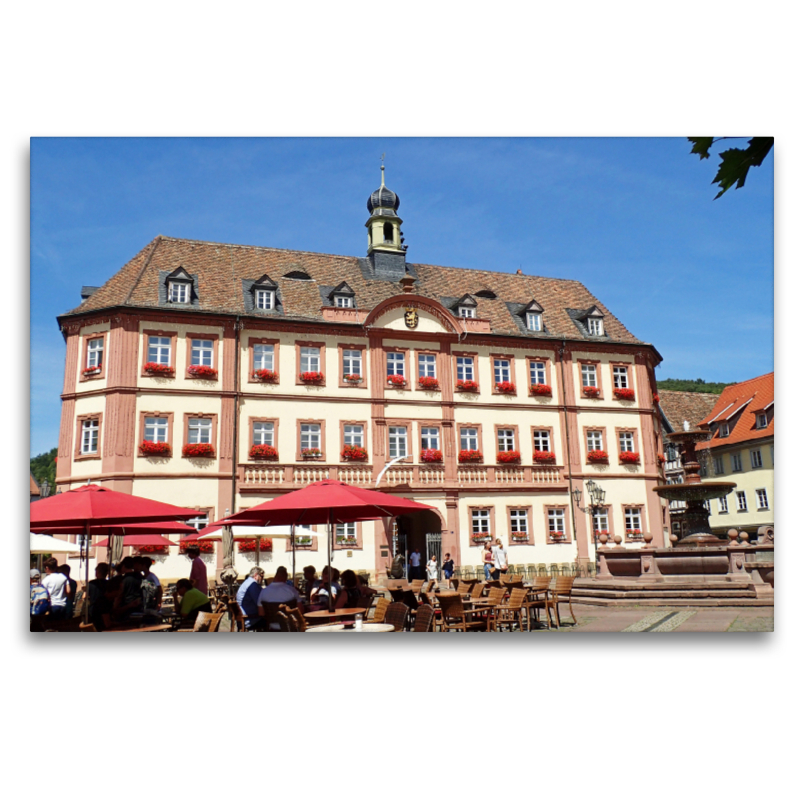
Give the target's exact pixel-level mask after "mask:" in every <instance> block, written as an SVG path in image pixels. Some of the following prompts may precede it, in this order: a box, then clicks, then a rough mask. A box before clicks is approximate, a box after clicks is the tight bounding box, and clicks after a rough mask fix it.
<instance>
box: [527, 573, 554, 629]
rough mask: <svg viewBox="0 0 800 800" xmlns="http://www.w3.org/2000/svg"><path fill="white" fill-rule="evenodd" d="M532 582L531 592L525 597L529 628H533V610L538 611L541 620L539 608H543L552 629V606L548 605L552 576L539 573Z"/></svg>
mask: <svg viewBox="0 0 800 800" xmlns="http://www.w3.org/2000/svg"><path fill="white" fill-rule="evenodd" d="M531 583H532V584H533V585H532V586H531V587H530V590H529V594H528V595H527V596H526V597H525V601H524V602H523V604H522V605H523V608H524V609H525V612H526V616H527V618H528V630H531V627H532V623H531V611H534V612H535V613H536V620H537V621H538V620H539V609H540V608H543V609H544V610H545V612H546V613H547V629H548V630H549V629H550V607H549V605H548V587H549V586H550V577H549V576H548V575H537V576H536V577H535V578H534V579H533V580H532V581H531Z"/></svg>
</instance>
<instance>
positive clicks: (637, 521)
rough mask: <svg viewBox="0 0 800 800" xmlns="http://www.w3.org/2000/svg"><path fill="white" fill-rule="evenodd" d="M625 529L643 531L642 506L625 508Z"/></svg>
mask: <svg viewBox="0 0 800 800" xmlns="http://www.w3.org/2000/svg"><path fill="white" fill-rule="evenodd" d="M625 530H626V531H642V530H644V528H642V510H641V509H640V508H626V509H625Z"/></svg>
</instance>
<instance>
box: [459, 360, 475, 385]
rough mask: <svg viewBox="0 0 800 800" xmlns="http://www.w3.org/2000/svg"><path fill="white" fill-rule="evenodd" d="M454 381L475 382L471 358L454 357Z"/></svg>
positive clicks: (473, 362)
mask: <svg viewBox="0 0 800 800" xmlns="http://www.w3.org/2000/svg"><path fill="white" fill-rule="evenodd" d="M456 379H457V380H459V381H474V380H475V359H473V358H472V356H456Z"/></svg>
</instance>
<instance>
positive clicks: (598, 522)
mask: <svg viewBox="0 0 800 800" xmlns="http://www.w3.org/2000/svg"><path fill="white" fill-rule="evenodd" d="M609 530H610V529H609V527H608V509H607V508H598V509H596V510H595V511H594V512H593V513H592V533H595V534H596V533H599V532H600V531H605V532H606V533H608V531H609Z"/></svg>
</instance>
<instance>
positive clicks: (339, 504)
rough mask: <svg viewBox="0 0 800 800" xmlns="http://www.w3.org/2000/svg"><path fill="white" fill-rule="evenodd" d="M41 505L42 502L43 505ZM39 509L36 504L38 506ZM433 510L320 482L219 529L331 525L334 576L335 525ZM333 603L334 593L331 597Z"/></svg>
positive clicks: (235, 517) (226, 522)
mask: <svg viewBox="0 0 800 800" xmlns="http://www.w3.org/2000/svg"><path fill="white" fill-rule="evenodd" d="M39 502H41V501H39ZM34 505H35V503H34ZM430 508H431V506H426V505H424V504H423V503H417V502H415V501H414V500H406V499H405V498H404V497H395V496H394V495H391V494H386V493H385V492H376V491H375V490H373V489H359V488H358V487H357V486H350V485H349V484H346V483H342V481H331V480H329V481H318V482H317V483H310V484H309V485H308V486H306V487H304V488H303V489H298V490H297V491H296V492H289V493H288V494H285V495H283V496H281V497H276V498H275V499H274V500H268V501H267V502H266V503H261V504H260V505H257V506H254V507H253V508H248V509H247V510H245V511H240V512H239V513H238V514H232V515H231V516H230V517H226V518H225V519H221V520H218V521H217V522H216V523H215V524H216V525H322V524H327V525H328V571H329V572H330V565H331V553H332V539H333V537H332V528H333V525H335V524H338V523H343V522H360V521H362V520H368V519H381V518H382V517H396V516H399V515H400V514H413V513H414V512H417V511H427V510H428V509H430ZM328 602H329V604H332V603H333V592H330V593H329V594H328Z"/></svg>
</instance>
